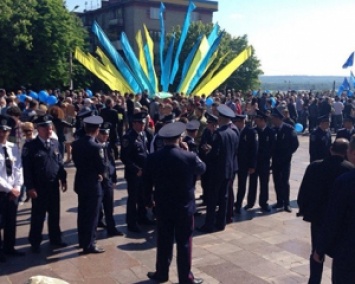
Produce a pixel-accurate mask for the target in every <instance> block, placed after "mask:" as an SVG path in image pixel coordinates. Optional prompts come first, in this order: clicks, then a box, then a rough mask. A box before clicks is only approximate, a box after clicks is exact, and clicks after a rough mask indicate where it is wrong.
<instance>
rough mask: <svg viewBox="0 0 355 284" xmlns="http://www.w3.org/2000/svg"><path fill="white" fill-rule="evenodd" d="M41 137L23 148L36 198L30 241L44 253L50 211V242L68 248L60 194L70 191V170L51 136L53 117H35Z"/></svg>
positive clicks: (27, 176) (28, 179) (26, 174)
mask: <svg viewBox="0 0 355 284" xmlns="http://www.w3.org/2000/svg"><path fill="white" fill-rule="evenodd" d="M33 123H35V124H36V126H37V131H38V136H37V137H36V138H35V139H33V140H31V141H29V142H27V143H26V144H25V145H24V147H23V149H22V159H23V160H22V162H23V169H24V184H25V186H26V190H27V196H29V197H30V198H31V199H32V210H31V228H30V234H29V241H30V244H31V246H32V251H33V252H34V253H39V252H40V244H41V241H42V229H43V223H44V220H45V217H46V213H47V212H48V233H49V240H50V243H51V244H52V245H54V246H58V247H65V246H66V245H67V244H66V243H64V242H63V241H62V238H61V231H60V227H59V219H60V205H59V203H60V194H59V188H61V189H62V191H63V192H65V191H66V190H67V173H66V171H65V169H64V165H63V157H62V156H61V155H60V152H59V148H58V141H57V140H55V139H53V138H50V137H51V135H52V132H53V126H52V117H51V116H50V115H42V116H38V117H36V118H35V119H34V120H33Z"/></svg>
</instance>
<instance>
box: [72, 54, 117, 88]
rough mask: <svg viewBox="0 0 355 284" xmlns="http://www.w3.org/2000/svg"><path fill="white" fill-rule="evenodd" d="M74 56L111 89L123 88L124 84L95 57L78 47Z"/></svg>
mask: <svg viewBox="0 0 355 284" xmlns="http://www.w3.org/2000/svg"><path fill="white" fill-rule="evenodd" d="M74 57H75V58H76V59H77V60H78V61H79V62H80V63H81V64H82V65H84V67H85V68H87V69H88V70H89V71H91V72H92V73H93V74H95V75H96V76H97V77H98V78H99V79H100V80H102V81H103V82H104V83H105V84H106V85H107V86H108V87H109V88H110V89H111V90H121V89H122V87H123V86H122V84H121V83H120V82H119V81H118V80H116V78H115V77H114V76H113V75H112V74H111V73H110V72H109V71H107V70H106V69H105V67H104V66H103V65H102V64H101V63H100V62H99V61H98V60H97V59H96V58H95V57H93V56H92V55H87V54H85V53H84V52H83V51H81V50H80V48H78V47H77V48H76V49H75V53H74Z"/></svg>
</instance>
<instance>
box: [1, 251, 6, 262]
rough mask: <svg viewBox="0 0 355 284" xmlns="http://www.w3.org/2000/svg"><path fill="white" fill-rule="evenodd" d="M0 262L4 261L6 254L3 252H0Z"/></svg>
mask: <svg viewBox="0 0 355 284" xmlns="http://www.w3.org/2000/svg"><path fill="white" fill-rule="evenodd" d="M0 262H6V256H5V254H4V253H3V252H0Z"/></svg>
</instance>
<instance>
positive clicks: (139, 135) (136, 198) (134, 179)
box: [121, 112, 153, 233]
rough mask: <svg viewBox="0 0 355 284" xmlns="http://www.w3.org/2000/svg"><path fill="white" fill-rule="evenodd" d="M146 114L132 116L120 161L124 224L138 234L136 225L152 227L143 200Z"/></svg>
mask: <svg viewBox="0 0 355 284" xmlns="http://www.w3.org/2000/svg"><path fill="white" fill-rule="evenodd" d="M146 117H147V113H146V112H138V113H135V114H133V116H132V128H130V129H129V130H128V131H127V133H126V134H125V135H124V136H123V138H122V148H121V161H122V163H123V164H124V165H125V179H126V181H127V191H128V199H127V207H126V210H127V211H126V223H127V228H128V230H129V231H131V232H134V233H140V232H141V229H140V228H139V227H138V223H140V224H143V225H152V224H153V222H152V221H151V220H149V219H148V218H147V210H146V208H145V206H144V199H143V182H142V174H143V167H144V165H145V162H146V159H147V156H148V141H147V137H146V135H145V132H144V131H143V130H144V124H145V123H146Z"/></svg>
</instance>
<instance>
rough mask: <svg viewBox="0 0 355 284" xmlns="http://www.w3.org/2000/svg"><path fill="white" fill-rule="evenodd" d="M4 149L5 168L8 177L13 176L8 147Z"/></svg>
mask: <svg viewBox="0 0 355 284" xmlns="http://www.w3.org/2000/svg"><path fill="white" fill-rule="evenodd" d="M2 148H3V149H4V154H5V167H6V174H7V176H11V175H12V161H11V160H10V157H9V153H8V152H7V149H6V147H2Z"/></svg>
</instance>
